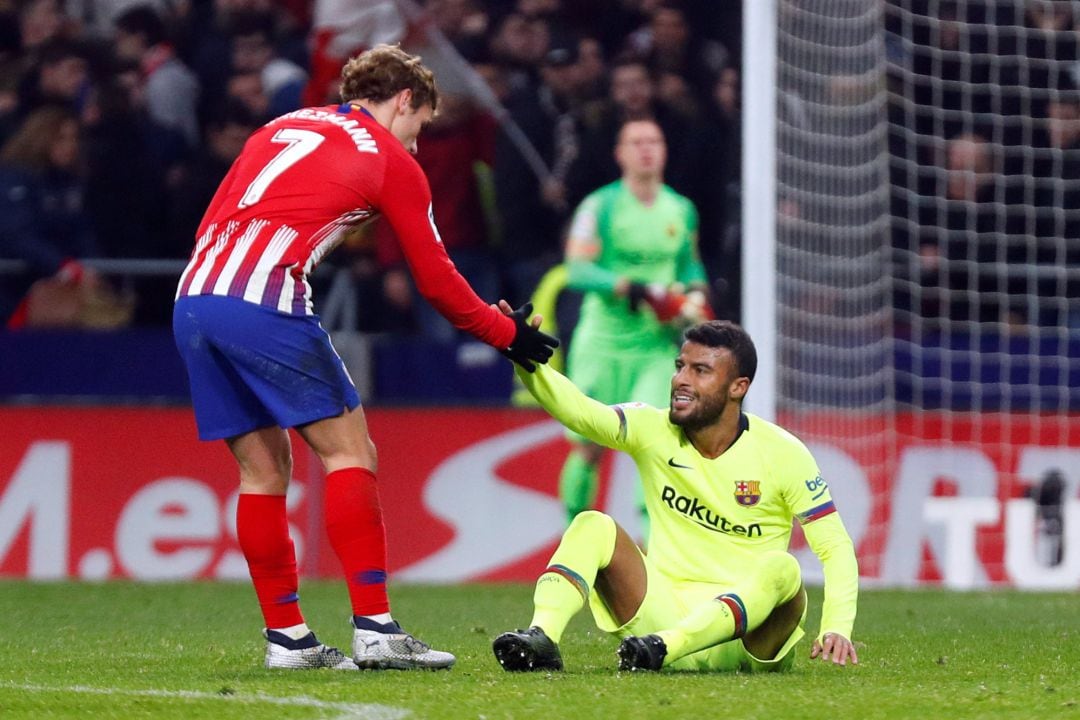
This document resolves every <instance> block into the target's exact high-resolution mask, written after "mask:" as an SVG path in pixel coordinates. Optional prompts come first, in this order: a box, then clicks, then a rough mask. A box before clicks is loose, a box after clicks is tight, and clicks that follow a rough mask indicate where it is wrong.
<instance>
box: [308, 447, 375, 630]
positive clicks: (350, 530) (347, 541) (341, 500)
mask: <svg viewBox="0 0 1080 720" xmlns="http://www.w3.org/2000/svg"><path fill="white" fill-rule="evenodd" d="M324 506H325V508H326V534H327V535H328V536H329V537H330V546H331V547H333V548H334V552H335V553H337V556H338V559H339V560H341V566H342V568H343V569H344V570H345V582H346V583H348V586H349V598H350V600H351V601H352V610H353V614H354V615H378V614H379V613H385V612H390V601H389V600H388V599H387V597H386V528H384V527H383V520H382V506H381V505H380V504H379V489H378V487H377V486H376V484H375V473H373V472H371V471H370V470H366V469H364V468H358V467H353V468H345V469H343V470H335V471H334V472H332V473H330V474H329V475H327V476H326V498H325V502H324Z"/></svg>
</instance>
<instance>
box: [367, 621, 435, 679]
mask: <svg viewBox="0 0 1080 720" xmlns="http://www.w3.org/2000/svg"><path fill="white" fill-rule="evenodd" d="M358 624H359V625H361V626H362V627H357V625H358ZM352 626H353V641H352V654H353V661H354V662H355V663H356V664H357V666H359V667H360V669H362V670H385V669H389V670H418V669H427V670H443V669H447V668H449V667H450V666H451V665H453V664H454V660H455V659H456V658H455V657H454V656H453V655H451V654H450V653H448V652H442V651H440V650H432V649H431V647H430V646H428V645H427V643H423V642H421V641H419V640H417V639H416V638H414V637H413V636H412V635H410V634H409V633H407V632H405V631H404V630H402V629H401V626H400V625H398V624H397V623H396V622H393V621H391V622H388V623H386V624H380V623H376V622H374V621H371V620H365V619H363V618H361V619H359V620H357V619H356V618H354V619H353V621H352Z"/></svg>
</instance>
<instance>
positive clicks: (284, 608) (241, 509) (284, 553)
mask: <svg viewBox="0 0 1080 720" xmlns="http://www.w3.org/2000/svg"><path fill="white" fill-rule="evenodd" d="M236 537H237V539H238V540H239V541H240V549H241V550H242V551H243V553H244V558H245V559H246V560H247V564H248V570H249V571H250V572H251V581H252V582H253V583H254V584H255V595H256V596H258V598H259V606H260V607H261V608H262V614H263V619H264V620H265V621H266V627H268V628H283V627H290V626H292V625H299V624H300V623H302V622H304V616H303V615H302V614H301V613H300V596H299V594H298V593H297V589H298V587H299V584H300V580H299V578H298V577H297V572H296V550H295V549H294V548H293V541H292V539H291V538H290V537H289V521H288V519H287V517H286V513H285V496H284V495H252V494H249V493H241V494H240V499H239V502H238V503H237V504H236Z"/></svg>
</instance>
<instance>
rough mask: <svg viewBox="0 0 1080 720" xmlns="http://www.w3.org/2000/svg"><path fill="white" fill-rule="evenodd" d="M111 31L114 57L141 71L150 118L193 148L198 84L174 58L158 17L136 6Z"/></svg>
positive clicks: (147, 9)
mask: <svg viewBox="0 0 1080 720" xmlns="http://www.w3.org/2000/svg"><path fill="white" fill-rule="evenodd" d="M115 27H116V30H115V34H114V38H115V40H116V55H117V57H119V58H120V59H121V60H129V61H137V62H138V63H139V65H140V67H141V68H142V72H143V85H144V87H143V92H144V93H145V96H146V108H147V111H148V112H149V113H150V117H151V118H152V119H153V120H154V122H156V123H158V124H159V125H161V126H163V127H166V128H172V129H176V130H178V131H179V132H180V133H181V134H182V135H183V137H184V139H185V140H186V141H187V143H188V146H189V147H192V148H194V147H195V146H196V145H197V144H198V142H199V125H198V116H197V115H196V109H197V106H198V100H199V81H198V79H197V78H196V77H195V74H194V73H192V72H191V70H189V69H188V67H187V66H186V65H184V63H183V62H182V61H181V60H180V58H179V57H177V56H176V52H175V50H174V49H173V46H172V44H171V43H170V42H169V41H168V38H167V37H166V34H165V23H164V22H163V21H162V19H161V16H159V15H158V14H157V12H156V11H155V10H154V9H153V8H152V7H150V6H148V5H139V6H136V7H134V8H132V9H130V10H128V11H127V12H125V13H123V14H122V15H120V16H119V17H117V18H116V23H115Z"/></svg>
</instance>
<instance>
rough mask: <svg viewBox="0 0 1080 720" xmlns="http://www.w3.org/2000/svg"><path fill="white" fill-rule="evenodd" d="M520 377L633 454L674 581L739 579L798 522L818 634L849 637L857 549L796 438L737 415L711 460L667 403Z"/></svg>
mask: <svg viewBox="0 0 1080 720" xmlns="http://www.w3.org/2000/svg"><path fill="white" fill-rule="evenodd" d="M518 374H519V376H520V377H521V378H522V380H523V382H524V383H525V385H526V387H528V388H529V390H530V392H532V393H533V395H534V396H535V397H536V399H537V400H538V401H539V402H540V404H541V405H542V406H543V407H544V408H545V409H546V410H547V411H548V412H549V413H551V415H552V416H553V417H555V419H557V420H559V421H560V422H561V423H563V424H564V425H566V426H567V427H569V428H570V429H571V430H573V431H575V432H577V433H580V434H581V435H583V436H585V437H587V438H589V439H590V440H591V441H593V442H595V443H598V444H600V445H604V446H606V447H610V448H614V449H616V450H622V451H624V452H626V453H628V454H629V455H630V456H631V457H632V458H633V459H634V462H635V463H636V464H637V467H638V471H639V473H640V475H641V482H642V486H643V488H644V491H645V505H646V508H647V509H648V512H649V518H650V521H651V529H650V533H649V545H648V550H647V552H648V555H649V558H650V560H651V561H652V563H653V564H654V566H655V567H656V568H657V569H659V570H660V571H661V572H663V573H664V575H666V576H668V577H669V578H670V579H671V580H672V582H673V583H675V584H677V585H683V584H693V583H710V584H720V585H728V584H731V585H734V584H737V582H738V580H739V578H740V577H742V576H743V575H745V573H746V571H747V569H749V568H752V567H753V565H754V562H755V557H756V556H757V555H758V554H759V553H760V552H763V551H766V550H787V549H788V544H789V542H790V540H791V530H792V520H793V519H797V520H799V522H800V523H802V524H803V526H804V533H805V534H806V538H807V541H808V543H809V544H810V547H811V549H812V550H814V552H815V553H816V554H817V555H818V557H819V558H821V560H822V563H823V566H824V570H825V589H826V598H825V607H824V609H823V617H822V630H821V631H822V632H838V633H840V634H842V635H844V636H845V637H848V638H850V637H851V627H852V625H853V623H854V619H855V605H856V599H857V594H858V566H857V564H856V562H855V554H854V549H853V547H852V545H851V540H850V538H849V537H848V535H847V532H846V531H845V530H844V528H843V524H842V522H840V519H839V515H837V514H836V506H835V505H834V503H833V500H832V497H831V495H830V494H829V487H828V484H827V483H826V482H825V480H824V479H823V478H822V477H821V472H820V470H819V469H818V466H817V463H816V462H815V461H814V458H813V456H812V455H811V454H810V451H809V450H808V449H807V448H806V446H805V445H804V444H803V443H802V442H801V441H800V440H799V439H798V438H796V437H795V436H794V435H792V434H791V433H789V432H787V431H786V430H784V429H783V428H781V427H779V426H778V425H775V424H773V423H770V422H768V421H766V420H763V419H761V418H759V417H757V416H755V415H750V414H744V415H743V416H742V417H741V418H740V423H741V432H740V434H739V435H738V437H737V439H736V440H735V442H734V443H733V444H732V445H731V447H729V448H728V449H727V450H726V451H725V452H724V453H723V454H722V455H720V457H717V458H713V459H710V458H706V457H704V456H702V455H701V454H700V453H699V452H698V451H697V449H695V448H694V446H693V445H692V444H691V443H690V441H689V440H688V439H687V438H686V436H685V434H684V433H683V430H682V428H680V427H678V426H676V425H672V424H671V422H669V420H668V411H667V410H666V409H659V408H654V407H650V406H648V405H644V404H642V403H628V404H623V405H614V406H608V405H603V404H602V403H598V402H596V401H594V400H591V399H590V398H588V397H586V396H585V395H584V394H582V393H581V392H580V391H579V390H578V389H577V388H576V387H575V386H574V385H573V384H572V383H571V382H570V381H569V380H567V379H566V378H564V377H563V376H562V375H560V374H559V373H557V372H556V371H554V370H552V369H551V368H548V367H547V366H543V365H541V366H538V367H537V371H536V372H535V373H531V374H530V373H526V372H519V373H518Z"/></svg>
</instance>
